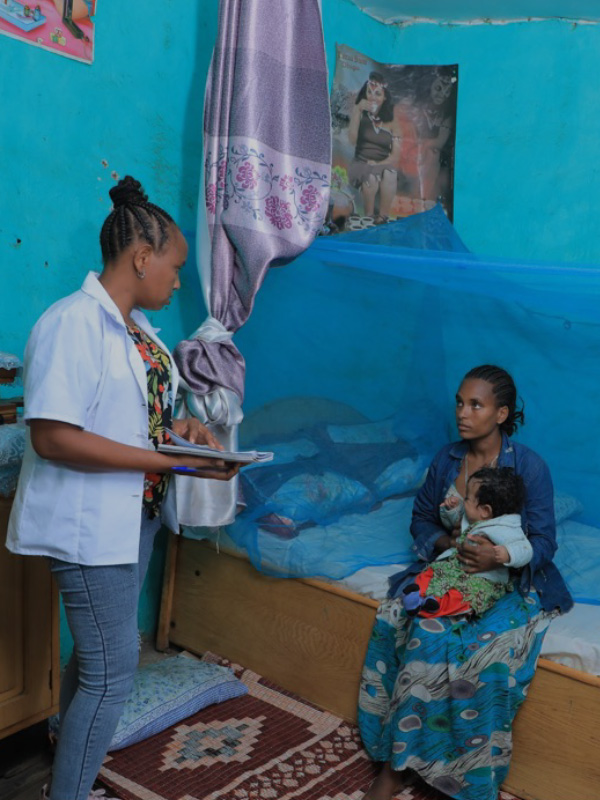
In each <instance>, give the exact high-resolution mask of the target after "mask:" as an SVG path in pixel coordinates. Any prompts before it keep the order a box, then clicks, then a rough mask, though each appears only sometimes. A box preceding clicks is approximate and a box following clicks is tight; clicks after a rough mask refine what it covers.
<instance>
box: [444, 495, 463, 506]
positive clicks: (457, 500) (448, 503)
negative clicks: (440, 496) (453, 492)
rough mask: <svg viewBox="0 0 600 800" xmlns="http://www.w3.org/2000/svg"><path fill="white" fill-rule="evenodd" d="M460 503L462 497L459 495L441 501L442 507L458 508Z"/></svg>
mask: <svg viewBox="0 0 600 800" xmlns="http://www.w3.org/2000/svg"><path fill="white" fill-rule="evenodd" d="M459 504H460V498H458V497H446V498H445V499H444V500H442V502H441V503H440V507H441V508H456V507H457V506H458V505H459Z"/></svg>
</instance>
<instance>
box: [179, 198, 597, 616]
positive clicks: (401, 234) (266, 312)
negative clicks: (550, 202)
mask: <svg viewBox="0 0 600 800" xmlns="http://www.w3.org/2000/svg"><path fill="white" fill-rule="evenodd" d="M238 339H239V342H238V343H239V347H240V349H241V351H242V352H243V353H244V355H245V357H246V361H247V396H246V401H245V413H246V418H245V420H244V422H243V423H242V426H241V432H240V436H241V441H242V444H243V445H245V446H253V447H257V448H261V449H272V450H274V452H275V460H274V461H273V463H272V464H269V465H261V466H255V467H250V468H245V469H244V470H243V471H242V478H241V481H240V482H241V488H242V492H243V496H244V502H245V508H244V510H243V511H242V512H241V513H240V514H239V515H238V516H237V518H236V521H235V522H234V523H233V524H232V525H230V526H228V527H227V529H226V531H225V532H221V535H222V536H223V537H224V540H227V541H229V542H231V543H232V544H233V545H234V546H236V547H238V548H242V549H243V550H244V551H246V552H247V554H248V556H249V558H250V560H251V561H252V563H253V564H254V565H255V566H256V567H257V568H258V569H260V570H262V571H263V572H266V573H268V574H273V575H281V576H305V577H320V578H323V577H324V578H331V579H340V578H343V577H346V576H347V575H349V574H351V573H353V572H355V571H356V570H358V569H360V568H362V567H366V566H373V565H379V564H404V563H407V562H409V561H411V560H412V555H411V551H410V545H411V543H412V540H411V537H410V533H409V525H410V516H411V510H412V503H413V498H414V495H415V493H416V491H417V489H418V487H419V485H420V484H421V482H422V480H423V477H424V474H425V470H426V469H427V466H428V464H429V462H430V460H431V458H432V456H433V455H434V454H435V452H436V451H437V450H438V449H439V448H440V447H441V446H442V445H443V444H445V443H446V442H448V441H451V440H456V439H457V438H458V436H457V433H456V429H455V423H454V395H455V393H456V390H457V388H458V385H459V384H460V381H461V378H462V376H463V375H464V374H465V373H466V372H467V371H468V370H469V369H470V368H472V367H474V366H477V365H479V364H485V363H491V364H498V365H499V366H502V367H504V368H505V369H507V370H508V371H509V372H510V373H511V374H512V376H513V377H514V379H515V382H516V385H517V389H518V392H519V395H520V397H521V398H522V400H523V402H524V406H525V417H526V424H525V425H524V426H523V427H522V428H521V429H519V431H518V433H517V434H516V436H517V438H518V440H519V441H522V442H523V443H525V444H527V445H528V446H529V447H531V448H532V449H534V450H536V451H537V452H538V453H539V454H540V455H541V456H542V457H543V458H544V459H545V460H546V462H547V463H548V465H549V467H550V470H551V472H552V476H553V480H554V486H555V491H556V501H555V510H556V518H557V538H558V543H559V550H558V553H557V556H556V562H557V564H558V565H559V568H560V569H561V571H562V573H563V575H564V577H565V579H566V580H567V583H568V585H569V587H570V589H571V591H572V593H573V594H574V596H575V597H576V599H578V600H581V601H586V602H595V603H598V602H600V546H599V544H598V542H600V510H599V507H598V504H597V486H598V485H599V482H600V448H599V447H598V443H597V438H596V437H597V432H598V431H600V381H598V379H597V375H598V365H599V364H600V268H598V267H595V266H586V265H581V266H578V265H562V264H541V263H520V262H516V261H503V260H499V259H489V258H482V257H479V256H477V255H475V254H473V253H470V252H468V250H467V248H466V247H465V245H464V244H463V243H462V241H461V240H460V238H459V237H458V235H457V233H456V231H455V230H454V229H453V227H452V225H451V224H450V223H449V222H448V220H447V219H446V217H445V215H444V213H443V211H442V210H441V208H439V207H436V208H434V209H432V210H431V211H428V212H425V213H423V214H418V215H414V216H412V217H408V218H406V219H403V220H399V221H397V222H394V223H390V224H388V225H384V226H380V227H378V228H371V229H367V230H364V231H360V232H351V233H344V234H338V235H335V236H328V237H325V236H323V237H320V238H318V239H317V241H316V242H315V243H314V244H313V245H312V247H311V248H310V249H309V250H308V251H307V252H306V253H305V254H304V255H303V256H302V257H301V258H299V259H297V260H296V261H295V262H294V263H293V264H291V265H288V266H287V267H285V268H284V269H281V270H271V271H270V273H269V275H268V276H267V279H266V281H265V284H264V286H263V288H262V289H261V292H260V293H259V295H258V297H257V301H256V307H255V310H254V313H253V315H252V317H251V318H250V321H249V322H248V323H247V325H246V326H245V327H244V328H243V329H242V330H241V331H240V333H239V334H238ZM213 533H214V532H213ZM186 534H187V535H189V536H207V535H209V533H207V532H206V531H205V530H200V529H188V530H187V531H186Z"/></svg>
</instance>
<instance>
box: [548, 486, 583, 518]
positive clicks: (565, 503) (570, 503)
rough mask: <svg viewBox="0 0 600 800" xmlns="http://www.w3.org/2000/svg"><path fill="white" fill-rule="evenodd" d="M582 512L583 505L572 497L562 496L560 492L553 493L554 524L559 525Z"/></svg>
mask: <svg viewBox="0 0 600 800" xmlns="http://www.w3.org/2000/svg"><path fill="white" fill-rule="evenodd" d="M582 511H583V504H582V503H581V502H580V501H579V500H578V499H577V498H576V497H573V495H570V494H563V493H562V492H555V493H554V517H555V519H556V524H557V525H560V523H561V522H564V521H565V520H566V519H570V518H571V517H574V516H575V515H576V514H580V513H581V512H582Z"/></svg>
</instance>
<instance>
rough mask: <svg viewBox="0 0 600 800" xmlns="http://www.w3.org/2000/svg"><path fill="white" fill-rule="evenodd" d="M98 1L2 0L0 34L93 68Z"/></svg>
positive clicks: (0, 4) (0, 3)
mask: <svg viewBox="0 0 600 800" xmlns="http://www.w3.org/2000/svg"><path fill="white" fill-rule="evenodd" d="M95 13H96V0H29V2H25V3H24V2H21V0H0V34H4V35H5V36H10V37H12V38H13V39H20V40H21V41H23V42H26V43H27V44H33V45H35V46H36V47H42V48H43V49H45V50H52V52H54V53H58V54H59V55H62V56H67V58H74V59H76V60H77V61H83V62H85V63H87V64H91V63H92V61H93V60H94V22H93V16H94V14H95Z"/></svg>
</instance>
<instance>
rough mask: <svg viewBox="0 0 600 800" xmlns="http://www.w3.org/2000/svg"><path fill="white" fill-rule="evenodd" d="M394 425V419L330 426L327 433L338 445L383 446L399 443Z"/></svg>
mask: <svg viewBox="0 0 600 800" xmlns="http://www.w3.org/2000/svg"><path fill="white" fill-rule="evenodd" d="M394 424H395V420H394V418H392V419H384V420H381V421H380V422H364V423H362V424H360V425H328V426H327V433H328V435H329V438H330V439H331V441H332V442H335V443H336V444H382V443H389V442H396V441H398V436H397V435H396V433H395V431H394Z"/></svg>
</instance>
